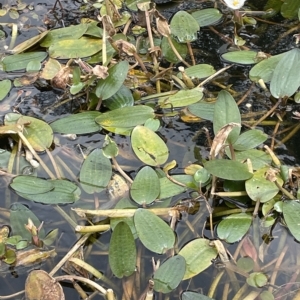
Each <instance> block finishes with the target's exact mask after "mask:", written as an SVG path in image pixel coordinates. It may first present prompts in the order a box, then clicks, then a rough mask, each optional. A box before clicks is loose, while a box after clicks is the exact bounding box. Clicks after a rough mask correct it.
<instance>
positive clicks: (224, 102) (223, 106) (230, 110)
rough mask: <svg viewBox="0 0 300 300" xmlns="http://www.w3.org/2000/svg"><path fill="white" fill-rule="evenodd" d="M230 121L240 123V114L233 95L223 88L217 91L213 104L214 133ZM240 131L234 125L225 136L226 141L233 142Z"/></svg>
mask: <svg viewBox="0 0 300 300" xmlns="http://www.w3.org/2000/svg"><path fill="white" fill-rule="evenodd" d="M231 122H234V123H238V124H241V115H240V111H239V108H238V106H237V104H236V102H235V100H234V99H233V97H232V96H231V95H230V94H229V93H228V92H227V91H225V90H223V91H221V92H220V93H219V95H218V98H217V101H216V104H215V110H214V119H213V126H214V133H215V135H216V134H217V133H218V132H219V130H220V129H221V128H222V127H223V126H225V125H226V124H228V123H231ZM240 131H241V128H240V127H239V126H237V127H234V128H233V129H232V130H231V132H230V134H229V136H228V138H227V142H228V143H231V144H233V143H234V142H235V141H236V140H237V138H238V136H239V134H240Z"/></svg>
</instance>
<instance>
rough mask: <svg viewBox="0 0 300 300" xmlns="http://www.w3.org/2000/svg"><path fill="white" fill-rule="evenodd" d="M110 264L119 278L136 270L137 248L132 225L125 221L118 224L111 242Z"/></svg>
mask: <svg viewBox="0 0 300 300" xmlns="http://www.w3.org/2000/svg"><path fill="white" fill-rule="evenodd" d="M108 258H109V266H110V268H111V270H112V272H113V273H114V275H115V276H116V277H118V278H122V277H123V276H130V275H131V274H132V273H133V272H134V271H135V266H136V248H135V242H134V237H133V235H132V233H131V230H130V227H129V226H128V225H127V224H126V223H125V222H120V223H118V224H117V225H116V227H115V229H114V231H113V233H112V235H111V239H110V244H109V257H108Z"/></svg>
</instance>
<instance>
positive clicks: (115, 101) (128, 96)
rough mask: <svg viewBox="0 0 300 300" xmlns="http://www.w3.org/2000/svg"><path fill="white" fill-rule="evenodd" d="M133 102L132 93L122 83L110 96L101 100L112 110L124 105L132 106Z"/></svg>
mask: <svg viewBox="0 0 300 300" xmlns="http://www.w3.org/2000/svg"><path fill="white" fill-rule="evenodd" d="M133 103H134V99H133V96H132V93H131V91H130V89H129V88H128V87H126V86H125V85H122V86H121V87H120V89H119V90H118V91H117V92H116V93H115V94H114V95H113V96H112V97H110V98H109V99H107V100H104V101H103V104H104V105H105V106H106V107H107V108H108V109H109V110H114V109H117V108H120V107H125V106H133Z"/></svg>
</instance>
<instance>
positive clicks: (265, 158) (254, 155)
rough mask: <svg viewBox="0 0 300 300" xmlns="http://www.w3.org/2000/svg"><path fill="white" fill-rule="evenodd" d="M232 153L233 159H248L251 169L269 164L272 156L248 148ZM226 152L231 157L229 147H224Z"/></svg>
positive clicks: (241, 160) (242, 160)
mask: <svg viewBox="0 0 300 300" xmlns="http://www.w3.org/2000/svg"><path fill="white" fill-rule="evenodd" d="M234 153H235V160H237V161H240V162H244V161H245V160H246V159H250V160H251V163H252V168H253V170H258V169H261V168H264V167H267V166H270V165H271V163H272V157H271V156H270V155H269V154H268V153H266V152H264V151H262V150H257V149H249V150H246V151H235V152H234ZM226 154H227V156H228V157H230V158H231V153H230V150H229V148H226Z"/></svg>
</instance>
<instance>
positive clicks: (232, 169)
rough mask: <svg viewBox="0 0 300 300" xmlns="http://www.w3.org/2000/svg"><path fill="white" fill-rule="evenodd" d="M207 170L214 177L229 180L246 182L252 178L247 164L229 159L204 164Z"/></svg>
mask: <svg viewBox="0 0 300 300" xmlns="http://www.w3.org/2000/svg"><path fill="white" fill-rule="evenodd" d="M204 167H205V169H206V170H207V171H208V172H209V173H211V174H212V175H214V176H216V177H219V178H222V179H228V180H246V179H249V178H251V177H252V175H253V174H252V173H250V172H249V171H248V167H247V165H246V164H242V163H241V162H239V161H235V160H227V159H214V160H210V161H208V162H206V163H204Z"/></svg>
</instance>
